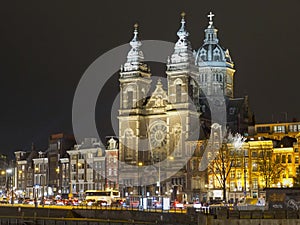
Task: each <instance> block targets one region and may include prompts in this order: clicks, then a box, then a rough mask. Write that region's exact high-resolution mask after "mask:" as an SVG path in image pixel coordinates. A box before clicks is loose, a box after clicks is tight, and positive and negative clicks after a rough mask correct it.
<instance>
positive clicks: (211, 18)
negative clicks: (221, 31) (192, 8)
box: [207, 12, 215, 27]
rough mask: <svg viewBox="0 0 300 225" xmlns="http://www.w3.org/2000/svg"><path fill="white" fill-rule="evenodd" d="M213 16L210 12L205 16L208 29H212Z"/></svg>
mask: <svg viewBox="0 0 300 225" xmlns="http://www.w3.org/2000/svg"><path fill="white" fill-rule="evenodd" d="M214 16H215V14H213V13H212V12H209V14H208V15H207V17H208V18H209V27H212V25H213V23H214V21H213V17H214Z"/></svg>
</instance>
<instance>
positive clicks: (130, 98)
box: [127, 91, 133, 109]
mask: <svg viewBox="0 0 300 225" xmlns="http://www.w3.org/2000/svg"><path fill="white" fill-rule="evenodd" d="M132 108H133V91H128V92H127V109H132Z"/></svg>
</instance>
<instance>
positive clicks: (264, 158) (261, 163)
mask: <svg viewBox="0 0 300 225" xmlns="http://www.w3.org/2000/svg"><path fill="white" fill-rule="evenodd" d="M256 163H257V165H258V171H259V174H260V176H262V177H263V179H264V188H268V187H270V185H272V184H276V183H277V182H278V181H279V180H280V174H281V173H282V172H283V171H284V170H285V169H286V166H284V165H283V164H282V163H280V161H278V160H273V159H272V149H262V150H261V151H260V152H259V155H258V161H257V162H256Z"/></svg>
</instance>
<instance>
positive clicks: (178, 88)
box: [175, 79, 182, 103]
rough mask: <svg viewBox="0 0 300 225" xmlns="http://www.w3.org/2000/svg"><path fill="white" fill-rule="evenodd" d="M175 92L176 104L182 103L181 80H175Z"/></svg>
mask: <svg viewBox="0 0 300 225" xmlns="http://www.w3.org/2000/svg"><path fill="white" fill-rule="evenodd" d="M175 87H176V88H175V89H176V90H175V92H176V102H177V103H178V102H181V101H182V96H181V95H182V80H181V79H177V80H176V81H175Z"/></svg>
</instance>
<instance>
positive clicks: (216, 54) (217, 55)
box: [213, 48, 221, 61]
mask: <svg viewBox="0 0 300 225" xmlns="http://www.w3.org/2000/svg"><path fill="white" fill-rule="evenodd" d="M213 59H214V61H220V59H221V55H220V50H219V49H218V48H215V50H214V51H213Z"/></svg>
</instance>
